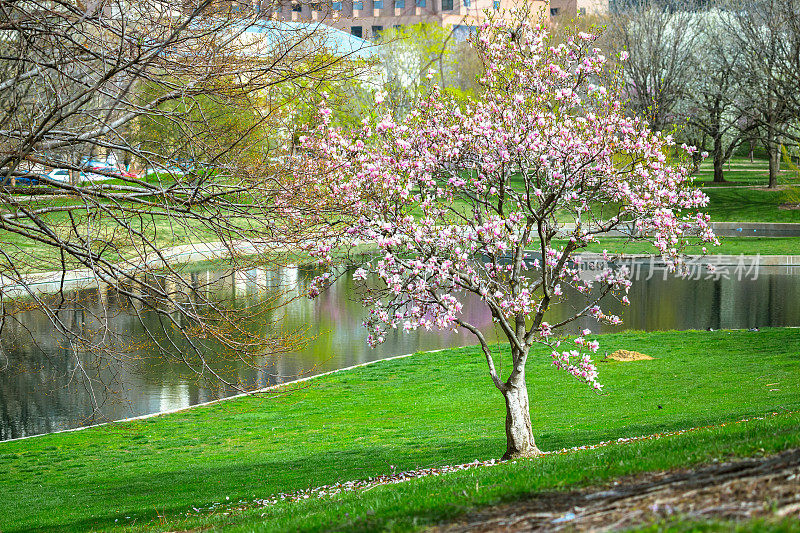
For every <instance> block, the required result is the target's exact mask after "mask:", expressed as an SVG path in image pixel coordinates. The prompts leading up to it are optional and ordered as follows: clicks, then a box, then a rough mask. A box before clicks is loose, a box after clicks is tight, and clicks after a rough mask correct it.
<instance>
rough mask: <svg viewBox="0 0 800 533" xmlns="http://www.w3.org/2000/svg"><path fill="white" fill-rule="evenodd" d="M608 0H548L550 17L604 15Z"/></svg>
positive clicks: (606, 10) (606, 11)
mask: <svg viewBox="0 0 800 533" xmlns="http://www.w3.org/2000/svg"><path fill="white" fill-rule="evenodd" d="M608 2H609V0H550V2H549V3H550V5H549V11H550V16H551V17H567V18H574V17H577V16H583V15H605V14H607V13H608Z"/></svg>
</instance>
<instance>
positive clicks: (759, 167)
mask: <svg viewBox="0 0 800 533" xmlns="http://www.w3.org/2000/svg"><path fill="white" fill-rule="evenodd" d="M781 169H782V170H781V173H780V174H779V176H778V183H779V184H790V185H791V184H795V185H797V184H800V176H798V173H797V171H795V170H793V169H791V168H789V167H788V166H787V165H786V163H785V162H782V163H781ZM723 176H724V177H725V181H726V182H727V183H723V184H720V185H716V184H714V183H713V180H714V161H713V160H712V159H711V158H708V159H706V160H705V161H703V164H702V165H700V170H699V171H698V172H697V173H696V174H695V177H696V178H697V183H698V184H699V185H704V186H705V185H710V186H714V187H717V186H721V185H724V186H738V185H756V186H762V187H764V186H766V185H767V184H768V183H769V162H768V161H767V159H763V158H760V159H754V160H753V162H752V163H751V162H750V158H748V157H732V158H731V159H730V160H729V161H728V162H727V163H726V164H725V168H724V169H723Z"/></svg>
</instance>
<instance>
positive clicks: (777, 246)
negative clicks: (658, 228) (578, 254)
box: [558, 237, 800, 255]
mask: <svg viewBox="0 0 800 533" xmlns="http://www.w3.org/2000/svg"><path fill="white" fill-rule="evenodd" d="M565 244H566V241H559V242H558V245H559V246H563V245H565ZM706 248H707V250H708V254H712V255H713V254H720V255H739V254H744V255H756V254H760V255H796V254H800V237H720V245H719V246H706ZM603 250H608V252H609V253H611V254H656V253H657V252H658V250H657V249H656V248H655V247H654V246H653V245H652V244H649V243H646V242H641V241H634V242H628V241H627V240H626V239H624V238H616V237H607V238H603V239H600V241H599V242H593V243H590V244H589V246H587V247H586V248H584V249H583V250H581V251H582V252H591V253H602V251H603ZM686 253H687V254H690V255H701V254H702V253H703V247H702V246H701V245H691V246H688V247H687V248H686Z"/></svg>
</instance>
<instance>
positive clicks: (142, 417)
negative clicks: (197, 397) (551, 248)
mask: <svg viewBox="0 0 800 533" xmlns="http://www.w3.org/2000/svg"><path fill="white" fill-rule="evenodd" d="M769 329H782V330H792V329H800V326H775V327H770V328H769ZM633 331H637V330H626V331H624V332H622V333H626V332H633ZM685 331H700V330H685ZM717 331H730V332H744V331H748V330H746V329H744V328H742V329H729V330H728V329H723V330H717ZM641 333H644V334H653V333H656V334H657V333H663V331H660V330H657V331H642V332H641ZM616 334H619V333H607V334H605V335H616ZM597 335H598V336H602V335H604V334H597ZM499 343H500V344H505V342H504V341H502V340H500V341H499ZM471 346H477V345H473V344H468V345H465V346H453V347H449V348H439V349H436V350H422V351H418V352H413V353H407V354H402V355H393V356H390V357H384V358H381V359H375V360H373V361H366V362H364V363H359V364H357V365H350V366H346V367H342V368H337V369H335V370H329V371H327V372H322V373H320V374H313V375H311V376H306V377H303V378H299V379H294V380H291V381H285V382H283V383H276V384H275V385H270V386H268V387H263V388H260V389H256V390H253V391H250V392H240V393H238V394H234V395H231V396H226V397H224V398H217V399H216V400H209V401H207V402H201V403H196V404H193V405H187V406H185V407H178V408H175V409H169V410H167V411H158V412H155V413H147V414H144V415H138V416H133V417H128V418H120V419H118V420H109V421H108V422H100V423H98V424H91V425H88V426H81V427H76V428H69V429H60V430H58V431H51V432H48V433H38V434H36V435H26V436H24V437H15V438H13V439H6V440H0V446H2V445H3V444H4V443H7V442H17V441H21V440H29V439H34V438H37V437H46V436H48V435H58V434H62V433H74V432H76V431H83V430H86V429H92V428H98V427H103V426H108V425H111V424H121V423H126V422H136V421H139V420H147V419H150V418H156V417H159V416H165V415H171V414H175V413H181V412H183V411H189V410H192V409H197V408H201V407H208V406H209V405H215V404H218V403H222V402H227V401H229V400H238V399H241V398H246V397H248V396H255V395H258V394H264V393H267V392H270V391H274V390H278V389H280V388H282V387H286V386H290V385H293V384H296V383H305V382H308V381H311V380H314V379H317V378H322V377H326V376H331V375H334V374H338V373H340V372H348V371H351V370H355V369H357V368H363V367H367V366H372V365H374V364H376V363H380V362H384V361H395V360H399V359H407V358H409V357H412V356H414V355H416V354H434V353H439V352H443V351H445V350H453V349H458V348H468V347H471Z"/></svg>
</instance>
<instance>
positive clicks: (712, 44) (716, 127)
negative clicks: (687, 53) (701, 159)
mask: <svg viewBox="0 0 800 533" xmlns="http://www.w3.org/2000/svg"><path fill="white" fill-rule="evenodd" d="M729 16H730V15H729V14H728V13H727V12H726V11H720V10H718V9H707V10H700V11H697V12H695V13H694V15H693V19H692V22H691V24H689V25H688V26H687V28H686V30H685V31H686V33H690V32H695V33H696V34H697V37H695V38H694V39H693V41H694V42H695V43H696V45H697V49H696V52H695V58H694V60H695V61H694V67H693V68H692V71H691V76H690V77H689V79H688V80H687V83H688V84H687V87H686V90H685V92H684V95H683V97H682V99H681V102H680V103H679V106H678V109H679V111H678V112H679V114H680V115H681V116H682V117H683V118H684V119H685V120H686V123H687V130H686V131H687V132H695V133H696V134H699V135H698V137H699V138H695V139H691V140H692V141H693V142H695V143H697V145H698V146H702V147H703V148H704V149H706V150H708V152H709V153H710V154H711V159H712V161H713V165H714V182H715V183H722V182H724V181H725V178H724V165H725V163H726V162H727V161H728V160H729V159H730V158H731V156H733V154H734V152H735V150H736V149H737V148H738V147H739V146H740V145H741V144H742V142H744V141H745V140H746V139H748V138H751V137H752V133H753V127H752V122H750V121H748V120H747V117H746V116H745V114H744V111H743V108H742V102H743V100H744V99H745V97H744V95H743V90H744V88H745V85H744V84H743V83H742V78H741V71H742V69H743V66H744V65H743V62H744V55H745V52H744V51H743V50H742V49H741V48H740V46H739V43H738V42H737V41H736V40H735V39H731V38H730V36H729V35H728V30H727V23H726V21H725V20H724V19H725V18H727V17H729ZM685 133H686V132H681V134H685ZM689 136H691V133H690V135H689ZM707 143H708V144H707Z"/></svg>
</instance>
